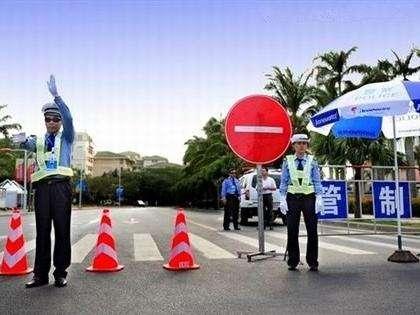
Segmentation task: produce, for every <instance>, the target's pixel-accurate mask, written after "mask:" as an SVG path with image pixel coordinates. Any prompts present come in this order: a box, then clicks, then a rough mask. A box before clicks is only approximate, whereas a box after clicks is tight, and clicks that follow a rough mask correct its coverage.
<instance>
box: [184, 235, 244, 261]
mask: <svg viewBox="0 0 420 315" xmlns="http://www.w3.org/2000/svg"><path fill="white" fill-rule="evenodd" d="M188 234H189V236H190V239H191V245H192V246H193V247H194V248H195V249H196V250H198V251H200V252H201V253H202V254H203V255H204V257H207V258H209V259H227V258H236V256H235V255H233V254H232V253H229V252H228V251H226V250H224V249H223V248H221V247H219V246H217V245H215V244H213V243H212V242H209V241H207V240H206V239H204V238H202V237H200V236H198V235H195V234H192V233H188Z"/></svg>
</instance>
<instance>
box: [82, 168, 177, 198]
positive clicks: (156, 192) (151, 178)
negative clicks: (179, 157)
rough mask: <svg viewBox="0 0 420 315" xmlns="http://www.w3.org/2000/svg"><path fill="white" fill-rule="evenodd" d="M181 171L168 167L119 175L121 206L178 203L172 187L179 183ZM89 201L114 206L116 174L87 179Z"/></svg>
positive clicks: (116, 183) (111, 173)
mask: <svg viewBox="0 0 420 315" xmlns="http://www.w3.org/2000/svg"><path fill="white" fill-rule="evenodd" d="M181 172H182V168H181V167H175V166H168V167H162V168H144V169H140V170H138V171H135V172H132V171H123V172H122V173H121V185H122V186H123V187H124V200H123V204H129V205H137V200H143V201H144V202H148V204H149V205H155V204H156V203H157V204H158V205H160V206H162V205H175V204H177V203H178V202H179V200H178V197H177V196H176V194H175V193H174V186H175V185H176V184H177V183H178V182H179V179H180V177H181ZM87 181H88V189H89V194H90V200H91V201H92V202H93V203H96V204H100V203H101V202H103V201H106V200H109V201H112V202H116V201H117V200H116V194H115V190H116V188H117V187H118V183H119V178H118V174H117V173H116V172H110V173H107V174H104V175H102V176H98V177H88V179H87Z"/></svg>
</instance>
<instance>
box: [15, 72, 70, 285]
mask: <svg viewBox="0 0 420 315" xmlns="http://www.w3.org/2000/svg"><path fill="white" fill-rule="evenodd" d="M47 85H48V89H49V91H50V93H51V94H52V96H53V97H54V103H48V104H46V105H44V106H43V108H42V112H43V114H44V120H45V127H46V131H47V132H46V134H45V136H40V137H37V138H33V137H30V138H28V139H26V141H25V142H24V143H22V144H21V147H22V148H25V149H27V150H30V151H33V152H36V161H37V171H36V172H35V173H33V174H32V176H31V182H32V184H33V187H34V189H35V222H36V253H35V268H34V277H33V279H32V280H31V281H30V282H28V283H27V284H26V287H27V288H34V287H39V286H42V285H46V284H48V282H49V279H48V273H49V270H50V266H51V237H50V234H51V223H53V224H54V232H55V244H54V257H53V262H54V267H55V270H54V278H55V283H54V285H55V286H56V287H64V286H66V285H67V280H66V276H67V271H66V269H67V268H68V267H69V266H70V261H71V256H70V255H71V243H70V217H71V197H72V187H71V182H70V178H71V177H72V176H73V171H72V169H71V168H70V159H71V148H72V144H73V140H74V127H73V119H72V116H71V114H70V111H69V109H68V107H67V106H66V104H65V103H64V102H63V100H62V99H61V97H60V96H58V93H57V87H56V85H55V79H54V76H52V75H51V77H50V80H49V82H47ZM61 127H63V131H60V129H61Z"/></svg>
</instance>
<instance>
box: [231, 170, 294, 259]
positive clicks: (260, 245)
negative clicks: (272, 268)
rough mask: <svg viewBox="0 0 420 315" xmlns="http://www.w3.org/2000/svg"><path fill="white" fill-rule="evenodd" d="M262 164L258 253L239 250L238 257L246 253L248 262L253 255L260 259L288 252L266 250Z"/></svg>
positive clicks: (259, 183) (259, 192) (259, 191)
mask: <svg viewBox="0 0 420 315" xmlns="http://www.w3.org/2000/svg"><path fill="white" fill-rule="evenodd" d="M261 169H262V165H261V164H257V192H258V249H259V251H258V252H257V253H252V252H238V258H241V257H242V255H246V257H247V259H248V262H251V261H252V257H257V256H264V257H260V258H259V259H258V260H261V259H267V258H271V257H276V256H280V255H286V253H284V254H283V253H276V251H275V250H270V251H268V252H267V251H265V239H264V211H263V195H262V190H263V189H262V175H261Z"/></svg>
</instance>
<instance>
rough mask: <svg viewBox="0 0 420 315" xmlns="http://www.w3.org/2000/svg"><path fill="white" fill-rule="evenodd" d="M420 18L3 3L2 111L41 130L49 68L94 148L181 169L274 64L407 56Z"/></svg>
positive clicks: (311, 8)
mask: <svg viewBox="0 0 420 315" xmlns="http://www.w3.org/2000/svg"><path fill="white" fill-rule="evenodd" d="M418 12H420V2H418V1H56V2H55V1H19V2H16V1H1V2H0V104H7V105H8V107H7V109H6V111H5V112H2V114H10V115H11V116H12V117H13V121H14V122H19V123H20V124H21V125H22V126H23V131H25V132H26V133H27V134H42V133H43V132H44V130H45V126H44V123H43V117H42V113H41V107H42V105H43V104H45V103H47V102H50V101H51V96H50V94H49V92H48V89H47V85H46V81H47V80H48V78H49V75H50V74H51V73H53V74H54V75H55V76H56V81H57V87H58V92H59V94H60V95H61V96H62V98H63V99H64V101H65V102H66V104H67V105H68V107H69V108H70V110H71V112H72V115H73V120H74V124H75V128H76V131H86V132H87V133H89V135H90V136H91V137H92V139H93V141H94V143H95V149H96V150H97V151H102V150H107V151H113V152H122V151H127V150H130V151H136V152H138V153H140V154H141V155H143V156H145V155H155V154H157V155H161V156H164V157H166V158H168V159H169V161H170V162H174V163H182V158H183V155H184V152H185V149H186V146H185V142H186V141H187V140H188V139H190V138H192V137H193V136H194V135H197V136H203V132H202V127H203V126H204V124H205V123H206V122H207V121H208V120H209V119H210V117H216V118H222V117H225V115H226V114H227V112H228V111H229V109H230V107H231V106H232V105H233V104H234V103H235V102H236V101H237V100H239V99H241V98H242V97H244V96H247V95H250V94H267V91H265V90H264V86H265V84H266V83H267V79H266V76H265V75H266V74H267V73H270V72H271V70H272V67H273V66H279V67H280V68H285V67H290V68H291V69H292V70H293V71H294V72H296V73H300V72H302V71H306V70H308V69H310V68H311V67H312V66H313V58H314V57H316V56H317V55H319V54H321V53H325V52H327V51H330V50H348V49H349V48H351V47H352V46H357V47H358V51H357V52H356V53H355V54H354V55H353V57H352V59H351V61H352V62H353V63H355V64H357V63H368V64H369V63H370V64H373V63H376V60H377V59H382V58H392V53H391V49H393V50H395V51H396V52H397V53H400V54H402V55H406V54H407V52H408V50H409V49H411V48H412V47H413V46H417V47H418V46H420V32H419V30H420V24H419V18H418ZM419 79H420V78H419Z"/></svg>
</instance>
